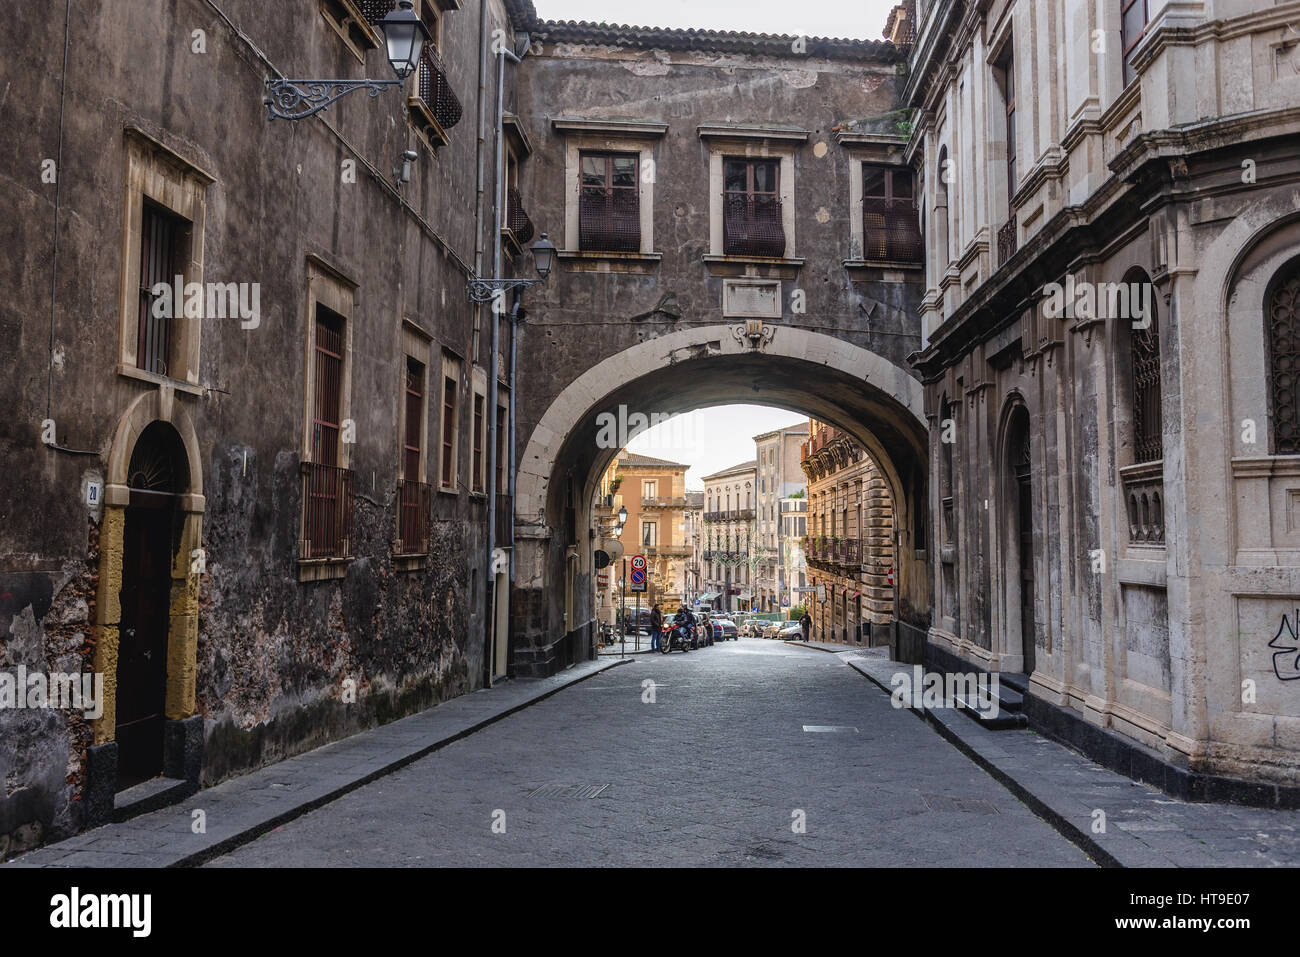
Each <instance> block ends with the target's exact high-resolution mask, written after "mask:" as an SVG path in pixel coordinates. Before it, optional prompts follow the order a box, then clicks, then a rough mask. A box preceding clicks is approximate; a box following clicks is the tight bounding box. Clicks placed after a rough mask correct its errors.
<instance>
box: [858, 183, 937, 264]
mask: <svg viewBox="0 0 1300 957" xmlns="http://www.w3.org/2000/svg"><path fill="white" fill-rule="evenodd" d="M923 256H924V248H923V246H922V245H921V225H920V222H919V220H918V219H917V215H916V207H915V206H914V205H913V204H912V201H911V200H910V199H884V198H878V197H875V196H866V197H863V200H862V258H863V259H869V260H871V259H887V260H890V261H891V262H908V263H916V262H921V261H922V257H923Z"/></svg>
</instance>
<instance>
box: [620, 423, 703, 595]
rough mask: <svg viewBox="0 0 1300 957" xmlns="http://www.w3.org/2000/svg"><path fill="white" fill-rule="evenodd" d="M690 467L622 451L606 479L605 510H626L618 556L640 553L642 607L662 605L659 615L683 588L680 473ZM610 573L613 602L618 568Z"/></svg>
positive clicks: (685, 555)
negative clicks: (607, 504)
mask: <svg viewBox="0 0 1300 957" xmlns="http://www.w3.org/2000/svg"><path fill="white" fill-rule="evenodd" d="M689 467H690V466H687V465H682V464H681V463H680V462H669V461H667V460H666V459H657V458H652V457H651V456H648V455H638V454H636V453H634V452H628V451H627V450H626V449H625V450H623V451H622V452H620V453H619V456H618V459H617V460H616V462H615V465H614V466H613V469H614V473H613V478H612V480H611V481H610V489H611V492H612V496H613V498H612V500H611V504H610V510H611V513H612V514H613V515H617V514H618V511H619V509H620V508H626V509H627V523H626V524H625V525H624V527H623V535H622V537H621V538H620V539H619V541H621V542H622V544H623V550H624V557H625V558H627V559H629V560H630V559H631V558H632V556H633V555H644V556H645V558H646V568H647V570H648V571H649V573H650V574H649V581H648V583H647V588H646V591H645V592H644V593H643V594H642V595H641V605H642V607H650V606H652V605H653V604H654V603H655V602H658V603H659V604H660V605H662V606H663V612H664V615H665V616H667V615H669V614H671V613H672V612H674V611H676V610H677V608H678V607H679V606H680V605H681V600H682V592H683V591H684V589H685V588H686V568H687V565H688V564H689V558H690V555H691V546H690V544H689V542H687V540H686V470H687V469H688V468H689ZM616 565H617V566H618V567H617V568H616V569H615V573H614V575H611V576H610V577H611V584H612V586H613V588H612V589H611V591H612V592H613V598H614V599H615V600H616V599H617V597H618V590H619V586H620V585H621V583H622V565H621V562H620V563H616ZM628 576H629V578H628V594H627V601H628V607H629V608H631V607H633V605H634V599H635V596H634V595H633V594H632V592H631V571H630V570H629V572H628Z"/></svg>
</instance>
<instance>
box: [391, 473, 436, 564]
mask: <svg viewBox="0 0 1300 957" xmlns="http://www.w3.org/2000/svg"><path fill="white" fill-rule="evenodd" d="M432 507H433V486H432V485H426V484H425V483H424V482H410V481H403V482H401V483H400V484H399V485H398V486H397V542H396V548H395V549H394V550H395V551H396V552H397V554H399V555H424V554H427V553H428V551H429V514H430V511H431V510H432Z"/></svg>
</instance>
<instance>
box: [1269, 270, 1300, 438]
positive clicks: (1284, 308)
mask: <svg viewBox="0 0 1300 957" xmlns="http://www.w3.org/2000/svg"><path fill="white" fill-rule="evenodd" d="M1264 308H1265V313H1264V322H1265V325H1266V326H1267V329H1266V336H1265V339H1266V341H1267V343H1268V371H1269V384H1270V392H1271V396H1270V398H1271V402H1272V410H1271V411H1272V421H1273V453H1274V454H1275V455H1296V454H1300V411H1298V410H1297V401H1296V380H1297V376H1298V375H1300V329H1297V326H1300V259H1297V260H1294V261H1292V262H1291V263H1290V264H1289V265H1287V266H1286V267H1284V268H1283V269H1282V270H1281V272H1279V273H1278V275H1277V278H1276V279H1274V280H1273V284H1272V287H1271V288H1270V290H1269V293H1268V296H1267V297H1266V299H1265V307H1264Z"/></svg>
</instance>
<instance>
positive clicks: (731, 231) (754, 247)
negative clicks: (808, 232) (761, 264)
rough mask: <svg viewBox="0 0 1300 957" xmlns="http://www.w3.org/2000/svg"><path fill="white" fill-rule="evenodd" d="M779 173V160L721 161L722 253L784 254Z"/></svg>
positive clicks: (737, 254)
mask: <svg viewBox="0 0 1300 957" xmlns="http://www.w3.org/2000/svg"><path fill="white" fill-rule="evenodd" d="M780 173H781V162H780V160H774V159H739V158H735V159H733V158H728V159H726V160H725V161H724V163H723V182H724V190H725V192H724V195H723V218H722V237H723V252H724V253H725V254H726V255H728V256H776V257H780V256H784V255H785V226H784V223H783V220H782V215H781V190H780Z"/></svg>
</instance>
